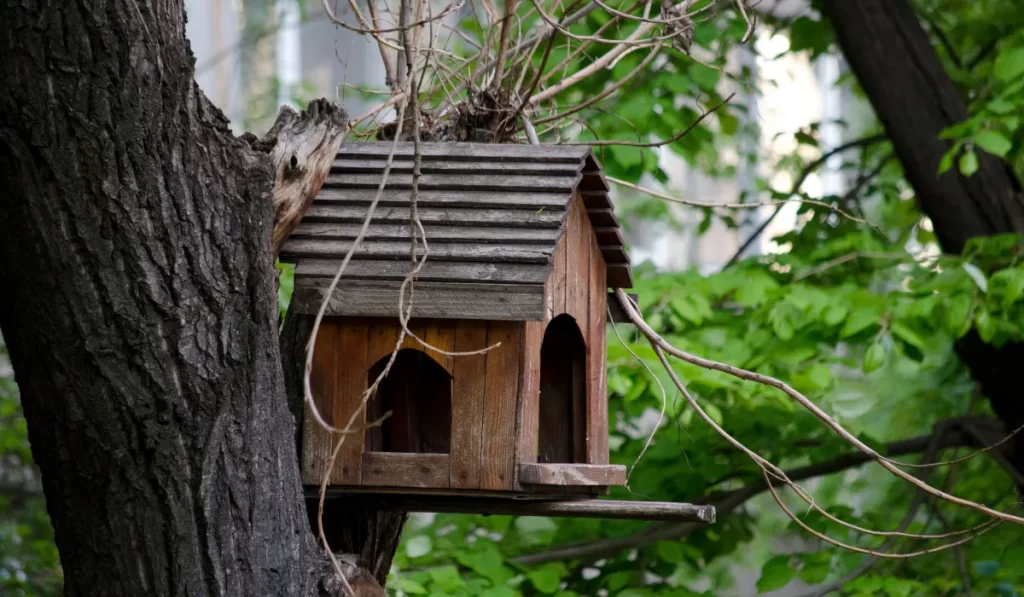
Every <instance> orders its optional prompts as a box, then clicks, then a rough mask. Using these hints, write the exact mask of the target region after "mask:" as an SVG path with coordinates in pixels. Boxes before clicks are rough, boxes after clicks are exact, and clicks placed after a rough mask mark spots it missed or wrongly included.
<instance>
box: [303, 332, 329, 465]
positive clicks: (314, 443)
mask: <svg viewBox="0 0 1024 597" xmlns="http://www.w3.org/2000/svg"><path fill="white" fill-rule="evenodd" d="M337 336H338V320H336V319H333V318H332V319H325V320H324V321H323V324H322V325H321V326H320V331H319V333H318V334H317V336H316V341H315V342H314V346H313V367H312V369H311V371H310V386H311V389H312V392H313V403H314V404H315V405H316V408H317V411H318V412H319V413H320V416H321V417H322V418H323V419H324V421H325V422H327V424H329V425H330V424H333V423H334V409H333V406H332V405H333V403H334V400H335V396H336V395H337V388H336V387H335V383H336V380H337V376H336V375H335V359H336V358H337V353H335V347H336V346H337V342H336V339H337ZM330 457H331V436H330V434H329V433H328V432H327V431H326V430H325V429H324V428H323V427H321V426H320V425H319V424H318V423H317V421H316V419H315V418H314V417H313V413H312V412H310V410H309V406H308V405H307V406H306V409H305V416H304V417H303V427H302V482H303V483H306V484H311V485H312V484H320V483H321V482H322V481H323V477H324V475H325V474H327V463H328V461H329V460H330Z"/></svg>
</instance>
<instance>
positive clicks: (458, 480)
mask: <svg viewBox="0 0 1024 597" xmlns="http://www.w3.org/2000/svg"><path fill="white" fill-rule="evenodd" d="M486 347H487V322H484V321H471V320H464V321H459V322H458V324H457V325H456V328H455V334H454V348H455V351H456V352H470V351H474V350H480V349H482V348H486ZM486 360H487V355H486V354H480V355H472V356H460V357H455V359H454V365H453V375H452V377H453V378H454V382H453V384H454V387H453V390H452V429H451V433H452V444H451V467H450V475H451V478H450V484H451V486H452V487H454V488H461V489H478V488H479V487H480V469H481V467H482V462H481V459H482V441H483V439H484V438H483V427H484V400H485V391H486V384H485V382H486V377H485V373H486V368H485V365H486Z"/></svg>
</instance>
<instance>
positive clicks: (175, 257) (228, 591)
mask: <svg viewBox="0 0 1024 597" xmlns="http://www.w3.org/2000/svg"><path fill="white" fill-rule="evenodd" d="M0 52H2V54H3V58H2V59H0V81H3V85H2V87H0V189H2V191H0V227H2V229H3V231H4V232H3V234H2V235H0V328H2V330H3V334H4V338H5V341H6V343H7V346H8V348H9V351H10V357H11V362H12V364H13V366H14V370H15V376H16V380H17V382H18V386H19V388H20V391H21V396H22V403H23V405H24V408H25V416H26V419H27V421H28V426H29V437H30V440H31V442H32V448H33V456H34V458H35V460H36V462H37V463H38V464H39V467H40V470H41V471H42V478H43V484H44V490H45V493H46V498H47V508H48V509H49V512H50V516H51V519H52V521H53V526H54V530H55V533H56V540H57V546H58V549H59V551H60V554H61V562H62V565H63V567H64V571H65V579H66V593H67V595H68V596H69V597H74V596H77V595H105V596H108V595H109V596H117V595H131V596H135V595H185V596H193V595H238V596H252V595H260V596H278V595H280V596H286V595H287V596H295V595H300V596H301V595H316V594H338V593H339V592H340V590H341V588H340V584H339V582H340V581H338V580H337V578H336V577H335V575H334V573H333V571H332V569H331V568H329V567H328V566H329V565H328V563H327V560H326V558H325V557H324V556H323V555H322V554H321V551H320V548H319V546H318V545H317V544H316V542H315V539H314V537H313V535H312V533H311V532H310V528H309V522H308V520H307V513H306V507H305V504H304V499H303V495H302V487H301V484H300V479H299V469H298V463H297V455H296V444H295V438H294V432H295V426H294V421H293V419H292V417H291V416H290V414H289V411H288V407H287V403H286V398H285V386H284V376H283V374H282V369H281V365H280V351H279V346H278V332H277V308H276V304H277V303H276V276H275V273H274V269H273V265H272V253H271V248H270V247H271V244H270V239H271V228H272V226H273V224H274V208H273V205H272V202H271V189H272V186H273V184H274V168H273V165H272V163H271V159H270V158H269V156H267V155H266V154H265V153H261V152H259V151H255V150H253V149H252V148H251V147H250V145H249V144H248V143H246V142H245V141H243V140H241V139H238V138H235V137H234V136H233V135H232V134H231V133H230V131H229V130H228V127H227V121H226V120H225V118H224V117H223V115H222V114H221V112H220V111H219V110H218V109H217V108H216V107H214V106H213V105H212V104H211V103H210V102H209V101H208V100H207V99H206V98H205V97H204V96H203V94H202V93H201V92H200V91H199V89H198V87H197V86H196V84H195V82H194V79H193V67H194V59H193V56H192V54H191V51H190V50H189V46H188V43H187V41H186V39H185V32H184V9H183V6H182V0H162V1H156V2H150V3H135V2H115V1H112V0H107V1H104V0H97V1H96V2H92V3H79V2H42V1H34V0H0ZM375 590H376V591H377V592H380V588H379V587H376V589H375ZM371 592H372V591H371ZM367 594H370V593H367Z"/></svg>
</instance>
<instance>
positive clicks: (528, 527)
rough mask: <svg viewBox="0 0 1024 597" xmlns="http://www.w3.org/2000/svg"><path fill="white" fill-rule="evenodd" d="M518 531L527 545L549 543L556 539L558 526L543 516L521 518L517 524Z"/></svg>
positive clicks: (517, 520)
mask: <svg viewBox="0 0 1024 597" xmlns="http://www.w3.org/2000/svg"><path fill="white" fill-rule="evenodd" d="M515 527H516V530H517V531H518V532H519V534H520V535H522V537H523V539H524V540H525V541H526V542H527V543H533V544H538V543H549V542H550V541H551V540H552V539H554V537H555V532H556V531H557V530H558V525H556V524H555V522H554V521H553V520H551V519H550V518H544V517H542V516H520V517H519V518H517V519H516V522H515Z"/></svg>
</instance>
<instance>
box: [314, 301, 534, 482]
mask: <svg viewBox="0 0 1024 597" xmlns="http://www.w3.org/2000/svg"><path fill="white" fill-rule="evenodd" d="M523 327H524V326H523V323H521V322H503V321H494V322H486V321H475V320H412V321H411V322H410V324H409V328H410V330H411V331H412V332H413V333H415V334H416V335H417V336H419V337H420V338H422V339H423V340H424V341H426V342H427V343H429V344H431V345H433V346H436V347H438V348H440V349H442V350H445V351H449V352H451V351H457V352H469V351H475V350H480V349H482V348H485V347H487V346H489V345H492V344H496V343H499V342H500V346H499V347H497V348H495V349H493V350H491V351H488V352H487V353H485V354H482V355H472V356H461V357H451V356H446V355H443V354H441V353H438V352H435V351H433V350H429V349H426V348H425V347H424V346H423V345H422V344H420V343H419V342H417V341H416V340H415V339H413V338H411V337H408V336H407V337H406V338H405V339H404V340H403V342H402V346H401V348H412V349H416V350H421V351H423V352H425V353H426V354H428V355H430V356H431V357H432V358H433V359H434V360H435V361H437V362H438V363H439V364H440V365H441V366H442V367H443V368H444V369H445V371H447V372H448V373H449V374H450V375H451V376H452V378H453V388H452V429H451V430H450V431H451V433H452V436H451V451H450V454H449V455H439V454H422V455H421V454H416V455H405V454H397V453H378V452H374V450H375V449H379V447H380V446H375V445H372V441H373V437H374V434H373V433H366V434H364V433H352V434H349V435H347V436H346V439H345V441H344V443H343V444H342V449H341V451H340V452H339V454H338V457H337V459H336V460H335V464H334V468H333V469H332V472H331V480H330V483H331V484H332V485H349V486H357V485H363V486H391V487H403V486H407V487H422V488H431V489H449V488H455V489H483V490H497V491H508V490H512V489H513V488H514V476H515V464H516V462H515V448H516V432H515V430H516V423H517V420H516V413H517V408H518V402H517V401H518V397H519V384H520V372H519V367H520V361H521V359H522V354H523V350H522V338H523ZM400 330H401V327H400V325H399V323H398V321H397V320H393V319H384V318H356V317H327V318H325V319H324V322H323V324H322V326H321V330H320V333H319V335H318V337H317V348H316V353H315V355H314V359H313V371H312V379H311V382H312V384H313V392H314V398H315V401H316V404H317V406H318V408H319V409H320V412H321V413H322V416H323V417H324V418H325V420H326V421H327V422H328V423H330V424H332V425H335V426H340V427H344V425H345V424H346V423H347V422H348V420H349V417H351V414H352V413H353V412H355V411H356V410H357V409H358V407H359V405H360V403H361V401H362V396H363V393H364V392H365V391H366V388H367V384H368V380H367V371H368V369H370V368H371V367H373V365H374V364H375V363H377V361H379V360H380V359H386V358H388V357H389V355H390V354H391V352H392V351H393V350H394V348H395V343H396V342H397V341H398V336H399V332H400ZM367 413H369V418H370V419H375V418H377V416H379V414H382V413H376V411H375V410H374V409H373V408H372V405H371V407H370V408H368V409H367ZM366 420H367V415H366V414H363V415H361V416H359V417H357V420H356V422H355V425H354V427H356V428H361V427H363V426H364V425H365V422H366ZM304 425H305V427H304V433H303V454H302V477H303V482H304V483H305V484H308V485H317V484H319V483H320V482H321V481H322V479H323V474H324V471H325V469H326V467H327V464H328V462H329V459H330V454H331V450H332V447H333V446H332V445H331V439H330V437H329V434H328V433H327V432H326V431H324V430H323V429H321V428H320V427H319V426H318V425H317V424H316V422H315V420H314V419H313V417H312V414H311V413H310V412H308V409H307V412H306V416H305V419H304ZM367 438H369V441H371V444H367V443H366V442H367V441H368V439H367ZM364 452H366V454H364ZM441 456H444V458H443V459H442V458H441ZM401 459H404V460H401ZM428 459H429V460H428ZM441 460H444V461H445V463H448V464H445V465H444V466H442V463H441ZM403 462H404V463H406V464H405V465H403V466H397V465H396V463H399V464H401V463H403ZM417 462H419V463H420V464H421V465H422V466H421V468H419V469H416V468H415V463H417ZM371 464H372V468H367V466H368V465H371ZM410 467H412V468H410ZM414 469H415V471H419V472H417V473H416V474H415V475H413V474H412V473H410V471H413V472H415V471H414ZM424 471H427V472H424ZM403 478H404V479H406V480H405V481H403V480H402V479H403Z"/></svg>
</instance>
